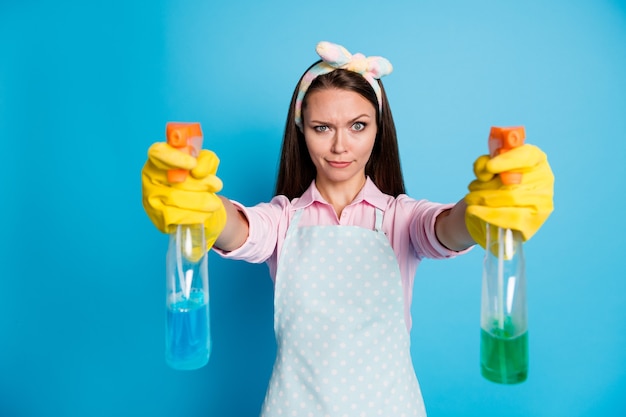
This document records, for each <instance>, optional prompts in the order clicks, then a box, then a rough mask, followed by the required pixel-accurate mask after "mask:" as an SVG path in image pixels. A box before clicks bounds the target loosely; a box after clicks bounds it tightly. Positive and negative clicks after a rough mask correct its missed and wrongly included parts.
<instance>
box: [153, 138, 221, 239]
mask: <svg viewBox="0 0 626 417" xmlns="http://www.w3.org/2000/svg"><path fill="white" fill-rule="evenodd" d="M218 165H219V159H218V157H217V155H215V153H213V152H211V151H208V150H202V151H200V154H199V155H198V158H197V159H196V158H194V157H192V156H189V155H187V154H186V153H184V152H181V151H179V150H177V149H176V148H174V147H172V146H170V145H168V144H167V143H164V142H157V143H155V144H153V145H152V146H151V147H150V149H149V150H148V160H147V162H146V163H145V165H144V167H143V169H142V171H141V182H142V196H143V207H144V209H145V211H146V213H147V214H148V217H149V218H150V220H151V221H152V223H154V225H155V226H156V228H157V229H159V230H160V231H161V232H163V233H170V232H171V231H172V230H173V229H174V227H175V226H176V225H178V224H199V223H200V224H204V228H205V235H206V241H207V250H208V249H210V248H211V247H212V246H213V244H214V243H215V240H216V239H217V237H218V236H219V235H220V233H221V231H222V230H223V229H224V225H225V224H226V210H225V209H224V204H223V203H222V200H221V199H220V198H219V197H218V196H217V195H216V194H215V193H217V192H219V191H220V190H221V189H222V181H221V180H220V179H219V178H218V177H217V176H216V175H215V174H216V172H217V167H218ZM171 169H185V170H189V173H190V175H188V176H187V179H186V180H185V181H183V182H180V183H169V182H168V180H167V171H169V170H171Z"/></svg>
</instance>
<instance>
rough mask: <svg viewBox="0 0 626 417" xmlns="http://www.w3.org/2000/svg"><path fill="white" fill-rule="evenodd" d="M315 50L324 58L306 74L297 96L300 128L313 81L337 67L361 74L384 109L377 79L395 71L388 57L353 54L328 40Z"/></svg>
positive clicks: (296, 117) (297, 120)
mask: <svg viewBox="0 0 626 417" xmlns="http://www.w3.org/2000/svg"><path fill="white" fill-rule="evenodd" d="M315 51H316V52H317V54H318V55H319V56H320V57H321V58H322V62H320V63H318V64H316V65H314V66H313V67H312V68H311V69H309V70H308V71H307V72H306V74H304V76H303V77H302V81H300V88H299V90H298V96H297V97H296V108H295V122H296V125H298V127H299V128H300V130H302V100H303V99H304V95H305V94H306V92H307V90H308V89H309V87H310V86H311V83H312V82H313V80H314V79H315V78H317V77H318V76H320V75H323V74H328V73H329V72H332V71H334V70H336V69H345V70H348V71H352V72H356V73H358V74H361V75H362V76H363V78H365V79H366V80H367V81H368V82H369V83H370V85H371V86H372V88H373V89H374V92H375V93H376V98H377V99H378V111H380V110H381V109H382V97H381V91H380V86H379V85H378V83H377V82H376V80H378V79H380V78H381V77H384V76H385V75H388V74H391V71H393V67H392V66H391V63H390V62H389V61H388V60H387V59H385V58H383V57H380V56H370V57H366V56H365V55H363V54H359V53H357V54H354V55H352V54H351V53H350V52H348V50H347V49H346V48H344V47H343V46H341V45H337V44H334V43H331V42H326V41H323V42H320V43H318V44H317V47H316V48H315Z"/></svg>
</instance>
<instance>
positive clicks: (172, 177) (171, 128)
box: [165, 122, 202, 183]
mask: <svg viewBox="0 0 626 417" xmlns="http://www.w3.org/2000/svg"><path fill="white" fill-rule="evenodd" d="M165 136H166V138H167V143H168V144H169V145H170V146H173V147H174V148H177V149H178V150H180V151H182V152H185V153H187V154H189V155H191V156H193V157H197V156H198V154H199V153H200V149H202V128H201V127H200V123H184V122H169V123H167V124H166V125H165ZM187 174H188V172H187V170H186V169H171V170H169V171H168V172H167V180H168V181H169V182H172V183H173V182H183V181H185V179H187Z"/></svg>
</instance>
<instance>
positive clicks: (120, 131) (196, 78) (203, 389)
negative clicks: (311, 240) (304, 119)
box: [0, 0, 626, 417]
mask: <svg viewBox="0 0 626 417" xmlns="http://www.w3.org/2000/svg"><path fill="white" fill-rule="evenodd" d="M320 40H329V41H333V42H337V43H340V44H343V45H345V46H346V47H347V48H348V49H349V50H351V51H353V52H357V51H360V52H363V53H365V54H368V55H382V56H385V57H387V58H388V59H389V60H390V61H391V62H392V63H393V65H394V72H393V74H391V75H390V76H389V77H386V78H385V79H384V83H385V87H386V89H387V94H388V96H389V100H390V105H391V107H392V109H393V112H394V116H395V120H396V124H397V129H398V136H399V141H400V150H401V155H402V164H403V170H404V175H405V180H406V185H407V189H408V192H409V194H410V195H411V196H413V197H415V198H426V199H430V200H433V201H440V202H455V201H457V200H459V199H460V198H462V197H463V195H464V194H465V193H466V187H467V184H468V183H469V182H470V180H471V179H472V163H473V161H474V159H475V158H476V157H477V156H478V155H480V154H482V153H485V152H486V147H487V135H488V132H489V128H490V127H491V126H492V125H503V126H506V125H520V124H521V125H524V126H525V127H526V132H527V141H528V142H529V143H534V144H537V145H539V146H540V147H541V148H542V149H543V150H545V151H546V153H547V154H548V156H549V159H550V162H551V165H552V168H553V170H554V172H555V175H556V179H557V181H556V189H555V191H556V194H555V207H556V209H555V211H554V213H553V215H552V217H551V218H550V219H549V220H548V221H547V223H546V224H545V226H544V227H543V228H542V230H541V231H540V232H539V233H538V234H537V235H536V236H535V237H534V238H533V239H532V240H531V241H530V242H528V243H527V244H526V246H525V252H526V256H527V279H528V285H529V289H528V292H529V294H528V295H529V314H530V374H529V378H528V380H527V381H526V382H524V383H522V384H519V385H512V386H502V385H497V384H494V383H491V382H488V381H486V380H485V379H483V378H482V377H481V376H480V372H479V366H478V364H479V315H480V288H481V273H482V256H483V252H482V250H481V249H480V248H475V249H474V250H472V251H471V252H470V253H469V254H467V255H465V256H463V257H459V258H456V259H454V260H448V261H425V262H423V263H422V265H421V266H420V268H419V270H418V272H417V276H416V281H415V290H414V304H413V307H412V313H413V322H414V326H413V330H412V334H411V340H412V354H413V359H414V363H415V368H416V372H417V375H418V378H419V380H420V383H421V386H422V390H423V394H424V399H425V402H426V408H427V410H428V412H429V416H430V417H456V416H460V415H462V416H466V417H471V416H481V417H485V416H511V417H513V416H519V417H528V416H532V417H623V416H626V267H625V263H624V261H623V259H624V257H623V254H622V251H621V249H622V244H623V236H624V234H625V233H626V221H625V220H624V219H625V216H624V211H623V206H624V202H625V200H624V198H625V196H626V185H625V183H626V168H625V166H626V134H625V132H626V2H624V1H623V0H574V1H569V0H568V1H565V0H530V1H525V2H519V1H508V0H492V1H478V2H476V1H474V2H466V1H461V0H446V1H435V0H420V1H409V0H405V1H394V0H390V1H388V2H382V3H381V2H380V1H371V0H359V1H323V0H321V1H318V2H314V3H299V2H293V1H289V0H270V1H264V2H260V1H238V0H233V1H228V2H222V1H220V2H218V1H200V0H182V1H166V0H153V1H138V0H124V1H122V0H109V1H97V2H82V1H77V0H75V1H72V0H58V1H46V0H42V1H37V0H26V1H22V2H18V1H3V2H2V3H0V145H1V146H0V166H1V168H2V173H3V174H2V179H1V180H0V220H1V222H2V228H1V230H2V235H1V236H2V239H0V265H1V267H0V284H1V286H0V294H1V295H2V302H1V303H0V416H2V417H53V416H54V417H57V416H64V417H85V416H90V417H98V416H155V417H159V416H182V415H185V416H254V415H257V414H258V412H259V409H260V405H261V403H262V401H263V397H264V394H265V387H266V384H267V381H268V379H269V376H270V373H271V368H272V364H273V359H274V353H275V342H274V336H273V324H272V318H273V312H272V283H271V280H270V279H269V275H268V272H267V268H266V266H265V265H250V264H245V263H242V262H236V261H227V260H224V259H221V258H220V257H218V256H217V255H216V254H215V253H211V254H210V260H209V269H210V272H209V273H210V285H211V320H212V335H213V354H212V356H211V359H210V361H209V364H208V365H207V366H206V367H204V368H202V369H200V370H197V371H188V372H181V371H174V370H171V369H169V368H168V367H167V366H166V364H165V360H164V320H165V310H164V292H165V280H164V273H165V272H164V268H165V251H166V245H167V237H166V236H164V235H162V234H160V233H159V232H157V231H156V229H155V228H154V227H153V226H152V224H151V223H150V222H149V220H148V218H147V216H146V215H145V213H144V211H143V208H142V206H141V184H140V171H141V168H142V166H143V163H144V161H145V159H146V152H147V149H148V147H149V146H150V145H151V144H152V143H153V142H155V141H162V140H164V133H165V123H166V122H167V121H197V122H200V123H201V124H202V127H203V130H204V135H205V148H210V149H212V150H214V151H215V152H216V153H217V154H218V155H219V156H220V158H221V166H220V170H219V173H220V177H221V178H222V180H223V181H224V189H223V194H224V195H226V196H228V197H230V198H233V199H236V200H238V201H240V202H242V203H244V204H249V205H252V204H256V203H258V202H261V201H267V200H269V199H270V198H271V197H272V192H273V187H274V180H275V175H276V172H277V163H278V154H279V148H280V141H281V135H282V129H283V127H284V124H285V117H286V114H287V109H288V104H289V100H290V97H291V94H292V91H293V88H294V87H295V85H296V82H297V81H298V78H299V77H300V75H301V74H302V72H303V71H304V70H305V69H306V68H307V67H308V65H310V64H311V63H312V62H314V61H315V60H316V59H317V55H316V54H315V51H314V47H315V44H316V43H317V42H318V41H320Z"/></svg>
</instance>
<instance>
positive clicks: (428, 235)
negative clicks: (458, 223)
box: [398, 196, 471, 259]
mask: <svg viewBox="0 0 626 417" xmlns="http://www.w3.org/2000/svg"><path fill="white" fill-rule="evenodd" d="M398 200H399V201H398V202H399V204H400V205H401V206H402V211H404V213H405V215H406V216H408V222H409V225H408V226H409V238H410V243H411V246H412V247H413V249H414V250H415V253H416V255H417V257H418V258H420V259H422V258H429V259H446V258H453V257H455V256H458V255H461V254H464V253H466V252H468V251H469V250H470V249H471V247H470V248H468V249H465V250H463V251H454V250H450V249H448V248H446V247H445V246H444V245H442V244H441V242H440V241H439V239H438V238H437V234H436V233H435V222H436V221H437V216H439V214H441V213H442V212H443V211H445V210H449V209H451V208H452V207H454V204H441V203H433V202H429V201H426V200H413V199H411V198H410V197H406V196H403V197H399V198H398Z"/></svg>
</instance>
